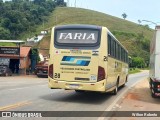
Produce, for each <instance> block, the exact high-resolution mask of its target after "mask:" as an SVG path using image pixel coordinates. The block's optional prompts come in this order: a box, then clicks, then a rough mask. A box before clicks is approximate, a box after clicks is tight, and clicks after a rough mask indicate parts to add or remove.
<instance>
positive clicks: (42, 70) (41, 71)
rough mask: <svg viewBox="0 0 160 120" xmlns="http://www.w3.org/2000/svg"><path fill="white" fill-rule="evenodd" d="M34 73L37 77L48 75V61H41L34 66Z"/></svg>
mask: <svg viewBox="0 0 160 120" xmlns="http://www.w3.org/2000/svg"><path fill="white" fill-rule="evenodd" d="M35 74H36V75H37V76H38V77H46V78H47V77H48V61H41V62H39V63H38V64H37V65H36V67H35Z"/></svg>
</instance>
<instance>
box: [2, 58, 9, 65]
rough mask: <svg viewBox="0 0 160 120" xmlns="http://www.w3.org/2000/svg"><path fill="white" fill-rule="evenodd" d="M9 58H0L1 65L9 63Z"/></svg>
mask: <svg viewBox="0 0 160 120" xmlns="http://www.w3.org/2000/svg"><path fill="white" fill-rule="evenodd" d="M9 61H10V59H9V58H0V65H9Z"/></svg>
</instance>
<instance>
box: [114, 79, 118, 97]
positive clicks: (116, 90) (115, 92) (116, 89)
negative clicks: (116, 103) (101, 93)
mask: <svg viewBox="0 0 160 120" xmlns="http://www.w3.org/2000/svg"><path fill="white" fill-rule="evenodd" d="M117 92H118V82H117V84H116V88H115V89H114V90H113V95H117Z"/></svg>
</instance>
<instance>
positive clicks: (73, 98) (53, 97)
mask: <svg viewBox="0 0 160 120" xmlns="http://www.w3.org/2000/svg"><path fill="white" fill-rule="evenodd" d="M111 96H112V95H111V94H110V93H98V92H83V93H77V92H75V91H71V90H68V91H65V90H64V91H62V92H59V93H53V94H49V95H45V96H41V98H42V99H45V100H49V101H58V102H73V103H84V104H101V103H103V102H105V101H106V100H107V99H109V98H110V97H111Z"/></svg>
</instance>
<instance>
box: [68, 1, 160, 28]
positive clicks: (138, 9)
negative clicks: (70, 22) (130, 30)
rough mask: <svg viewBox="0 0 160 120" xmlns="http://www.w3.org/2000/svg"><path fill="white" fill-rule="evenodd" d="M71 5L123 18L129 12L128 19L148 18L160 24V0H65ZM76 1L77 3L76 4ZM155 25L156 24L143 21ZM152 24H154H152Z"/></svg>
mask: <svg viewBox="0 0 160 120" xmlns="http://www.w3.org/2000/svg"><path fill="white" fill-rule="evenodd" d="M65 1H66V2H67V1H69V6H70V7H75V6H76V7H80V8H86V9H91V10H96V11H99V12H103V13H106V14H109V15H112V16H116V17H119V18H122V16H121V15H122V14H123V13H126V14H127V20H129V21H132V22H135V23H138V20H148V21H152V22H154V23H157V24H160V0H65ZM75 3H76V4H75ZM142 24H148V25H150V27H154V24H152V23H149V22H145V21H143V22H142ZM151 24H152V25H151Z"/></svg>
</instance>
